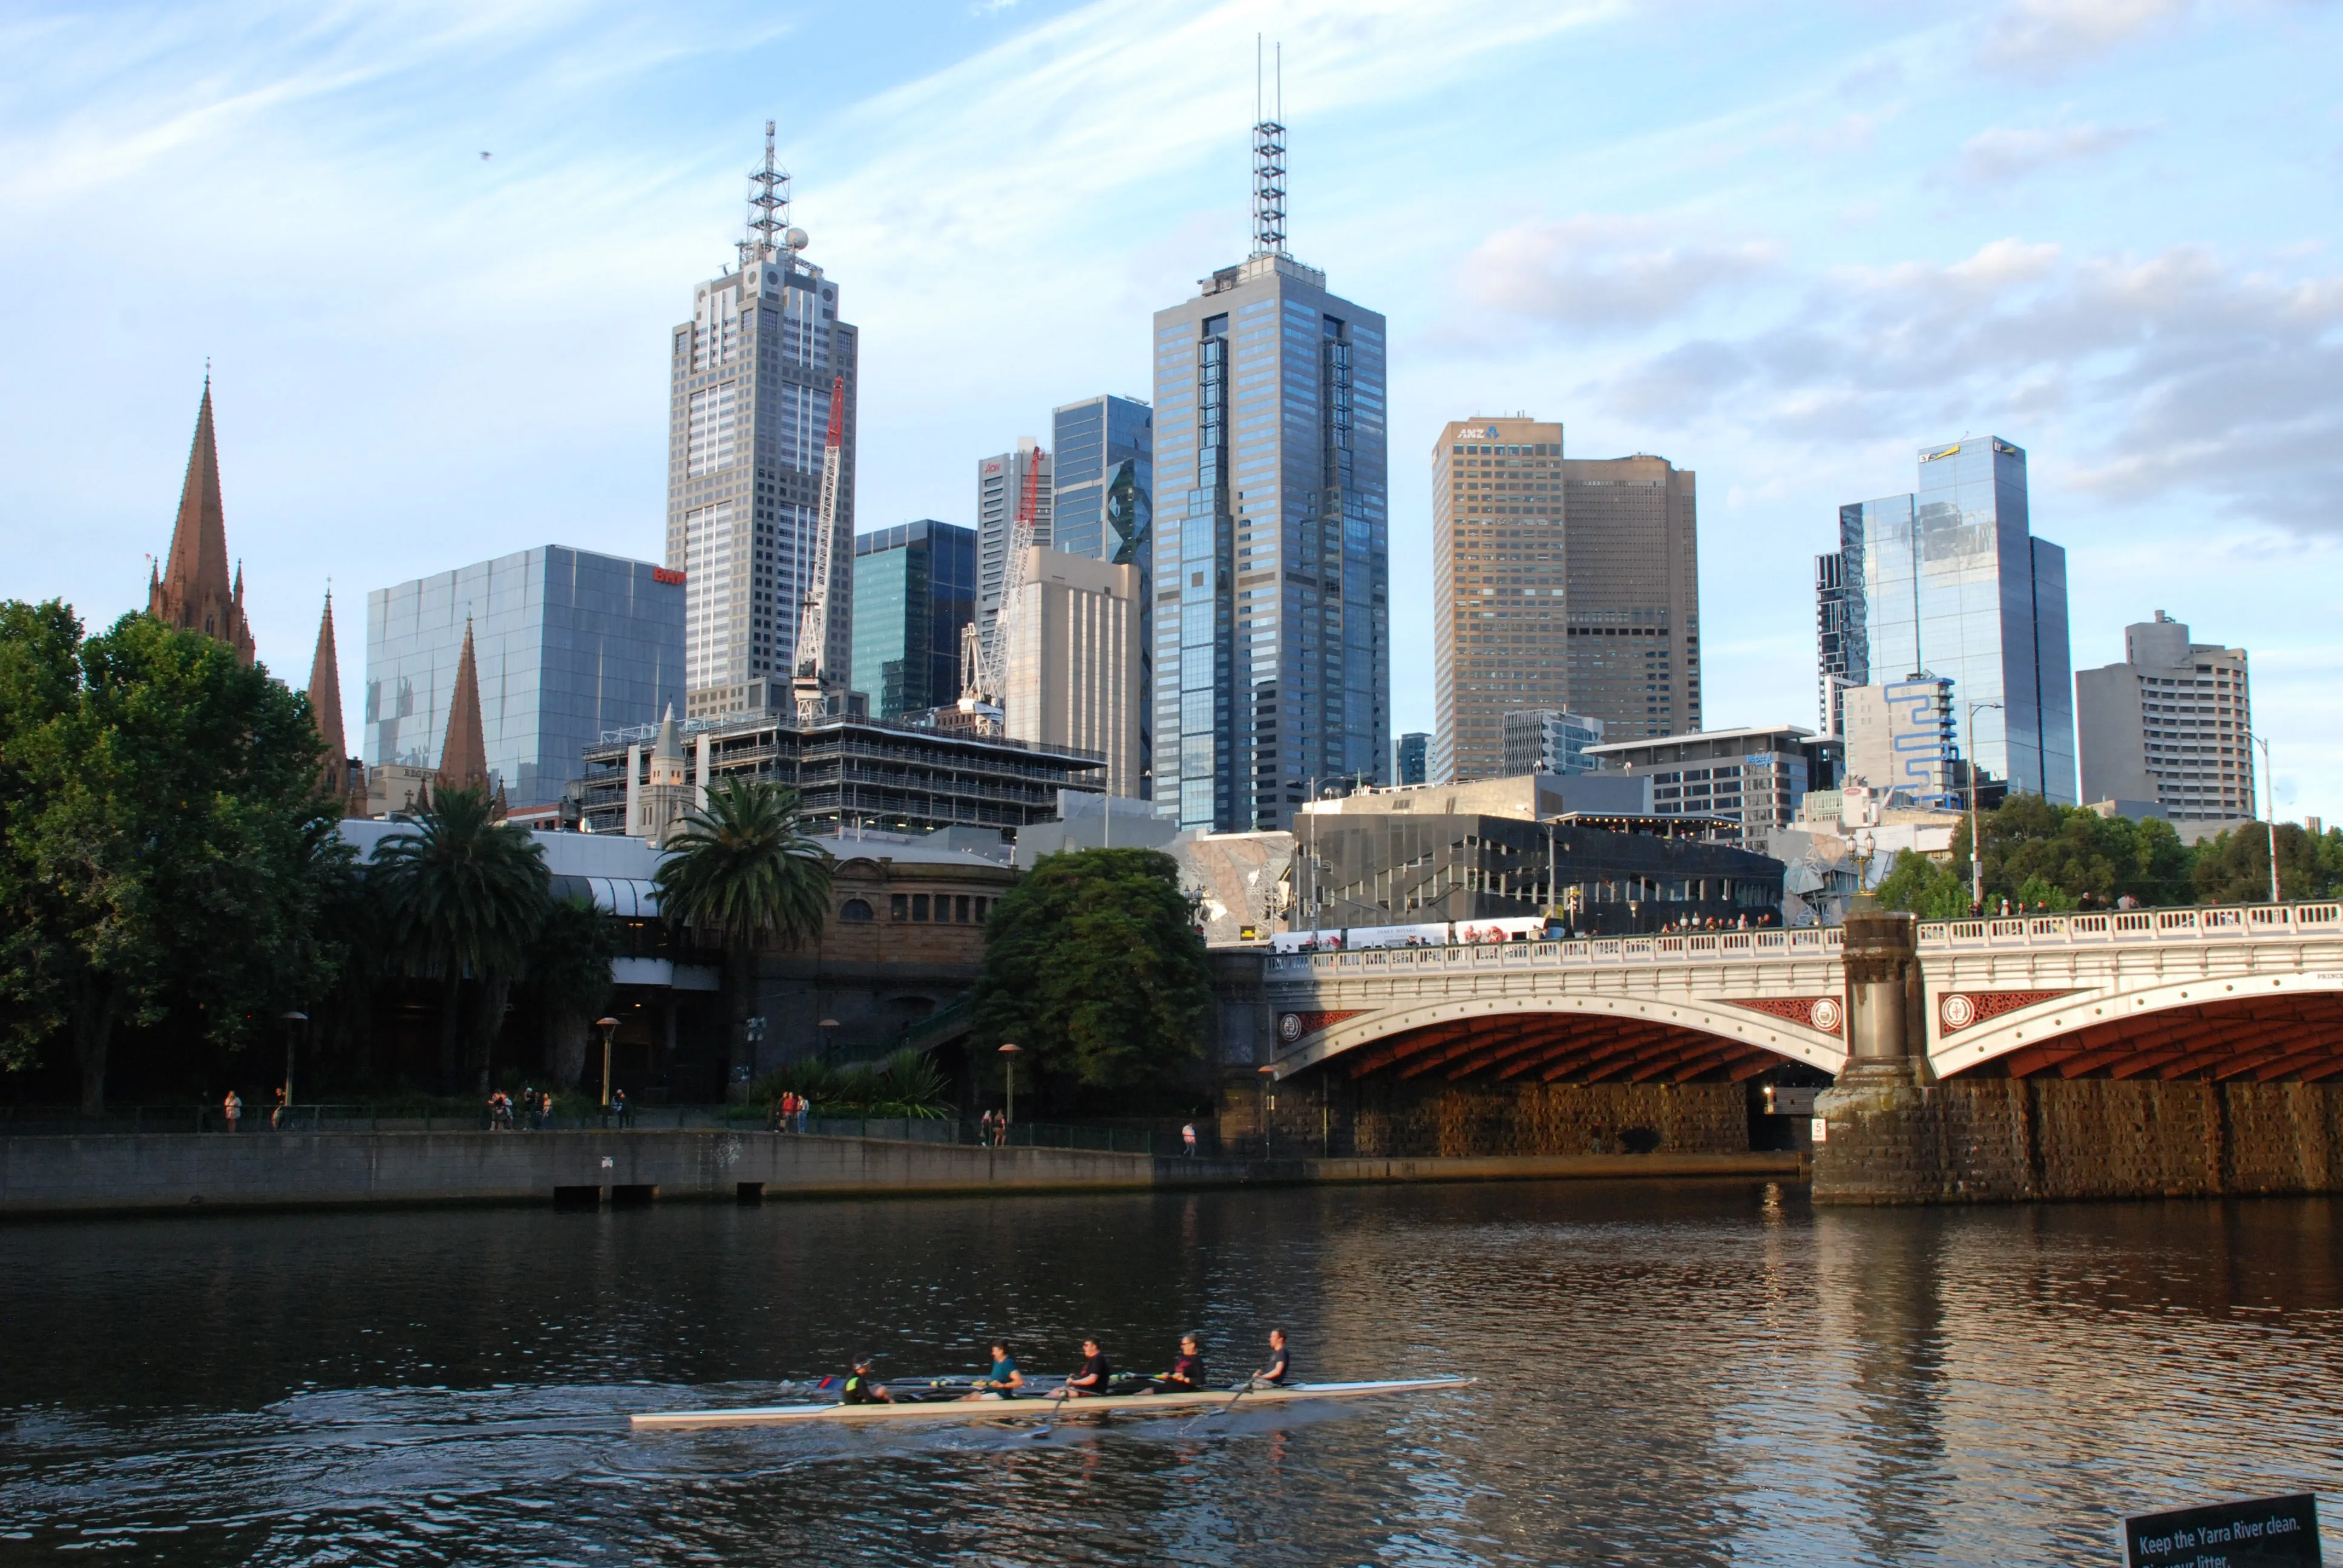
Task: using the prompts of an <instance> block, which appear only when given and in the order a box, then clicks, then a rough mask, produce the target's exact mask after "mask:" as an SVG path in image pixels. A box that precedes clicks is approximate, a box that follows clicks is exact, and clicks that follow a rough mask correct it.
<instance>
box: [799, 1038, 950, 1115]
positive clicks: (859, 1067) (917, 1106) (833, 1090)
mask: <svg viewBox="0 0 2343 1568" xmlns="http://www.w3.org/2000/svg"><path fill="white" fill-rule="evenodd" d="M784 1093H795V1094H797V1095H798V1096H799V1098H801V1099H805V1100H809V1101H812V1102H813V1111H814V1114H815V1115H817V1116H861V1117H872V1118H878V1119H882V1120H883V1119H890V1118H895V1117H908V1118H911V1119H914V1120H920V1121H931V1120H936V1119H940V1118H941V1117H942V1115H943V1114H944V1111H945V1108H946V1106H947V1105H948V1103H949V1101H950V1094H951V1085H950V1083H949V1082H948V1081H946V1080H945V1078H944V1075H943V1074H942V1072H940V1071H939V1070H937V1067H936V1064H935V1063H934V1062H932V1061H930V1060H928V1058H927V1053H926V1052H924V1051H921V1050H912V1049H910V1048H908V1047H907V1048H906V1049H904V1050H898V1051H895V1052H893V1053H891V1054H890V1055H887V1056H881V1057H878V1058H876V1059H874V1060H870V1061H848V1062H828V1061H823V1060H820V1059H819V1058H814V1057H808V1058H807V1059H805V1060H802V1061H793V1062H791V1063H789V1065H788V1066H787V1067H784V1068H782V1069H780V1070H779V1071H777V1072H772V1073H769V1074H767V1075H766V1076H765V1077H763V1078H761V1079H759V1080H758V1081H757V1086H756V1089H755V1090H754V1091H753V1093H752V1098H753V1099H755V1100H757V1101H761V1102H770V1101H776V1100H779V1098H780V1097H781V1096H782V1094H784Z"/></svg>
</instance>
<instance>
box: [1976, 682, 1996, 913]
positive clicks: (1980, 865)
mask: <svg viewBox="0 0 2343 1568" xmlns="http://www.w3.org/2000/svg"><path fill="white" fill-rule="evenodd" d="M2000 706H2001V704H2000V703H1998V702H1971V703H1970V704H1969V903H1970V905H1971V906H1972V907H1973V908H1975V909H1976V912H1977V913H1978V914H1980V915H1982V914H1984V913H1985V859H1984V856H1983V854H1982V853H1981V852H1980V851H1979V849H1978V848H1977V798H1976V795H1977V775H1976V770H1977V738H1976V716H1977V709H1980V708H1999V707H2000Z"/></svg>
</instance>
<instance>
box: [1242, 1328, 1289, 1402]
mask: <svg viewBox="0 0 2343 1568" xmlns="http://www.w3.org/2000/svg"><path fill="white" fill-rule="evenodd" d="M1292 1375H1293V1360H1292V1356H1291V1355H1289V1354H1288V1353H1287V1352H1286V1349H1285V1331H1284V1330H1283V1329H1272V1330H1270V1331H1269V1364H1268V1365H1267V1366H1265V1367H1263V1368H1262V1369H1261V1371H1259V1372H1255V1373H1253V1374H1252V1381H1253V1382H1255V1383H1265V1384H1267V1385H1269V1386H1270V1387H1272V1388H1275V1387H1277V1386H1279V1385H1280V1384H1282V1383H1284V1382H1288V1381H1289V1380H1291V1379H1292Z"/></svg>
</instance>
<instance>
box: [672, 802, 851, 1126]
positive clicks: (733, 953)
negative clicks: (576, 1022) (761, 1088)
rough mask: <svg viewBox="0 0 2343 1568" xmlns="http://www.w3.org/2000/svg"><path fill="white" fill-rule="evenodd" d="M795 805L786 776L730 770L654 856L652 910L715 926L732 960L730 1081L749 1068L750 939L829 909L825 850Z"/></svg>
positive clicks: (789, 936) (809, 931)
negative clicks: (735, 774) (735, 775)
mask: <svg viewBox="0 0 2343 1568" xmlns="http://www.w3.org/2000/svg"><path fill="white" fill-rule="evenodd" d="M657 879H658V881H659V913H660V914H662V915H664V916H665V917H666V918H667V920H668V922H669V924H670V925H675V926H697V927H699V929H700V930H703V931H706V932H709V933H710V934H712V935H714V936H715V937H716V938H717V939H718V940H719V941H721V942H722V943H723V945H724V949H725V952H726V954H727V956H728V957H729V960H730V968H731V971H732V1041H731V1051H730V1056H731V1063H730V1065H731V1069H732V1070H731V1072H730V1073H729V1080H728V1091H730V1090H731V1089H733V1088H737V1087H739V1086H740V1085H742V1084H744V1083H745V1082H746V1078H747V1075H748V1074H749V1073H751V1072H753V1071H754V1070H755V1064H754V1063H753V1062H752V1061H751V1060H750V1057H751V1054H752V1053H751V1052H750V1050H749V1003H750V1001H751V1000H752V999H753V997H754V995H755V991H756V983H757V982H756V972H755V970H756V957H757V944H758V943H759V941H763V940H779V941H784V942H789V943H791V944H793V945H794V944H795V943H797V942H800V941H803V940H805V939H806V938H808V937H810V936H813V935H815V934H816V933H818V932H819V931H820V930H821V927H822V922H823V920H826V919H827V918H828V917H829V914H830V857H829V855H827V854H826V853H824V852H823V850H822V849H821V848H820V846H819V845H817V844H815V843H814V842H813V841H812V840H811V839H808V838H807V837H806V836H805V834H804V833H803V832H802V831H801V830H800V827H799V799H798V792H797V791H796V790H794V789H789V788H788V787H787V786H785V785H780V784H773V783H769V782H766V781H764V780H762V779H727V780H725V781H724V782H722V783H720V784H718V785H716V786H715V787H714V788H713V789H709V792H708V804H707V805H705V806H703V807H701V808H700V809H699V810H697V811H694V812H691V813H690V814H689V815H688V816H686V817H685V818H684V819H683V821H682V823H681V825H680V827H679V829H678V830H677V832H676V835H675V837H674V838H672V839H669V841H668V854H667V858H666V859H663V860H661V861H660V862H659V871H658V873H657Z"/></svg>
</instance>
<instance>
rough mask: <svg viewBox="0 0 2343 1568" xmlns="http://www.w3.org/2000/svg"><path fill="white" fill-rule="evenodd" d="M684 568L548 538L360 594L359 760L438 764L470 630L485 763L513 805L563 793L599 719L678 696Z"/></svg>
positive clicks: (651, 709) (634, 713) (659, 705)
mask: <svg viewBox="0 0 2343 1568" xmlns="http://www.w3.org/2000/svg"><path fill="white" fill-rule="evenodd" d="M683 621H684V585H683V581H682V574H680V573H678V572H669V571H667V570H665V569H663V568H658V567H654V566H652V565H651V564H650V563H649V562H648V561H629V560H622V559H619V558H617V557H615V556H601V555H594V554H590V553H588V551H585V550H573V549H567V548H563V547H561V546H559V545H545V546H541V547H539V548H536V549H532V550H523V551H521V552H520V553H519V554H518V555H510V556H500V557H498V558H497V559H495V560H489V561H482V562H480V563H478V565H476V566H468V567H464V568H459V569H458V570H456V571H452V572H441V573H439V574H437V576H434V577H427V578H416V579H415V580H414V581H412V582H404V583H400V584H399V585H398V586H397V587H396V588H377V589H375V590H374V591H373V592H371V593H369V594H367V679H366V719H365V729H364V735H363V739H362V740H361V742H360V744H361V745H362V746H363V747H364V748H365V753H366V759H367V762H368V763H369V764H372V765H380V764H384V763H392V762H397V763H405V764H408V765H410V766H414V767H421V768H436V767H437V766H438V765H439V748H440V746H441V745H442V744H443V743H444V742H445V740H446V739H447V702H448V699H449V696H450V695H451V692H452V689H453V686H454V683H455V678H456V663H457V659H458V657H459V656H460V655H461V653H462V652H463V647H464V628H465V627H466V625H467V624H468V625H469V626H470V627H471V628H472V641H473V658H474V659H475V660H476V662H477V666H478V674H479V682H480V728H481V731H482V733H483V735H484V736H485V738H486V739H487V741H488V769H489V771H490V773H491V774H492V775H494V777H495V779H496V780H497V782H498V783H500V784H501V785H502V786H503V788H504V790H505V799H506V801H507V803H508V804H509V805H512V806H542V805H546V804H548V803H550V802H552V801H556V800H558V799H561V793H562V789H563V788H564V787H565V786H566V785H567V784H568V782H569V781H570V780H571V779H576V778H578V777H579V776H580V770H581V767H582V759H583V758H584V756H585V754H586V750H587V749H588V747H590V746H593V745H595V744H597V743H598V741H599V740H600V739H601V737H602V734H603V732H604V731H605V730H612V729H622V728H625V727H627V726H629V725H637V724H648V723H653V722H656V721H657V720H658V719H659V716H660V715H661V714H662V713H663V712H665V711H666V709H667V708H668V706H669V704H673V705H674V707H675V709H676V711H677V713H678V714H681V713H682V711H683V703H684V653H683Z"/></svg>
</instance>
